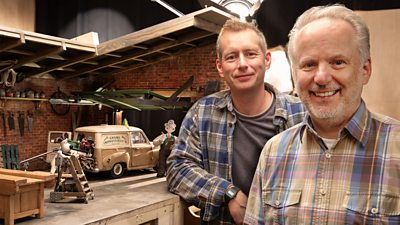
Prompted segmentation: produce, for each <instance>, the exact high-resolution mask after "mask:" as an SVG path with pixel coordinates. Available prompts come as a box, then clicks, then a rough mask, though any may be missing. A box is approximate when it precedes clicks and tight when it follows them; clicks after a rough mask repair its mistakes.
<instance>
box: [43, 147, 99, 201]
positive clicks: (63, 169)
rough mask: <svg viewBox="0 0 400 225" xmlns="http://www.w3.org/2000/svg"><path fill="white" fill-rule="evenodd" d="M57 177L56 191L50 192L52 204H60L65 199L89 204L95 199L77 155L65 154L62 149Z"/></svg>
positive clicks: (58, 155)
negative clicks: (74, 199)
mask: <svg viewBox="0 0 400 225" xmlns="http://www.w3.org/2000/svg"><path fill="white" fill-rule="evenodd" d="M56 165H57V171H58V174H57V177H56V185H55V187H54V191H52V192H50V202H59V201H61V200H63V199H64V198H65V197H76V198H78V199H81V200H83V202H84V203H88V199H94V194H93V190H92V189H91V188H90V187H89V182H88V181H87V179H86V176H85V173H84V172H83V169H82V167H81V164H80V163H79V160H78V158H77V157H75V155H72V154H71V155H69V156H68V155H67V154H64V153H63V151H62V150H61V149H60V150H59V151H58V152H57V158H56Z"/></svg>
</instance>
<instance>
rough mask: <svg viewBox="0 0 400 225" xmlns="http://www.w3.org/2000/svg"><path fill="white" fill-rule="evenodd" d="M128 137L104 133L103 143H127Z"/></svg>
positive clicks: (108, 144) (110, 144) (107, 144)
mask: <svg viewBox="0 0 400 225" xmlns="http://www.w3.org/2000/svg"><path fill="white" fill-rule="evenodd" d="M127 144H128V138H127V137H126V136H125V135H118V134H115V135H103V145H104V146H112V145H127Z"/></svg>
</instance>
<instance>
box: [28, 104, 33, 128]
mask: <svg viewBox="0 0 400 225" xmlns="http://www.w3.org/2000/svg"><path fill="white" fill-rule="evenodd" d="M28 130H29V132H30V133H32V131H33V112H32V111H31V110H28Z"/></svg>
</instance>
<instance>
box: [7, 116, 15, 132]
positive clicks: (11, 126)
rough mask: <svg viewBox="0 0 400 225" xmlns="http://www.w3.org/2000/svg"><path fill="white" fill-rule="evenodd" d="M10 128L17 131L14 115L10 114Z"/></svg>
mask: <svg viewBox="0 0 400 225" xmlns="http://www.w3.org/2000/svg"><path fill="white" fill-rule="evenodd" d="M8 113H9V114H8V128H9V129H10V130H15V122H14V113H13V112H8Z"/></svg>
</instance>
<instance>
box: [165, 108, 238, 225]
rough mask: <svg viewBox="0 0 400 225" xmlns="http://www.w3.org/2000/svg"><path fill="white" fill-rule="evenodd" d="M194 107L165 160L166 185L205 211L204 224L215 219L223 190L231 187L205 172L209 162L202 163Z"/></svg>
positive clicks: (222, 199)
mask: <svg viewBox="0 0 400 225" xmlns="http://www.w3.org/2000/svg"><path fill="white" fill-rule="evenodd" d="M197 107H198V105H197V104H196V105H194V106H193V107H192V109H191V110H189V112H188V113H187V114H186V116H185V119H184V120H183V122H182V125H181V128H180V133H179V137H178V142H177V144H176V145H175V148H174V149H173V150H172V152H171V155H170V156H169V157H168V161H167V165H168V172H167V182H168V186H169V190H170V191H171V192H173V193H176V194H178V195H180V196H181V197H182V198H183V199H185V200H186V201H187V202H189V203H191V204H194V205H196V206H197V207H199V208H204V217H203V220H206V221H208V220H211V219H214V218H215V217H216V216H218V212H219V207H220V206H222V205H223V204H224V194H225V190H226V188H227V187H228V185H229V184H231V183H230V182H228V181H227V180H225V179H222V178H220V177H218V176H215V175H213V174H210V173H209V172H208V171H207V169H206V168H205V167H206V166H207V167H208V162H207V163H206V165H205V163H204V162H203V159H204V158H205V156H204V155H203V151H202V149H201V143H200V134H199V133H200V132H199V120H198V114H197V111H198V108H197ZM204 144H205V143H204Z"/></svg>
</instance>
